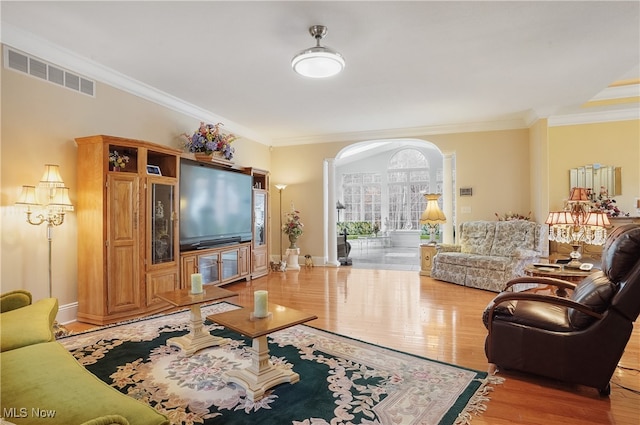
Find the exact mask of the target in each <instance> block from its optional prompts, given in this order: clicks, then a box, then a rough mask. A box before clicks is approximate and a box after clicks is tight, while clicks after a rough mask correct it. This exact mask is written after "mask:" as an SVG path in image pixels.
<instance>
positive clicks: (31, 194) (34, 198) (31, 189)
mask: <svg viewBox="0 0 640 425" xmlns="http://www.w3.org/2000/svg"><path fill="white" fill-rule="evenodd" d="M16 205H20V206H25V207H27V208H28V207H31V206H39V205H40V202H38V194H37V193H36V187H35V186H22V192H21V193H20V197H19V198H18V200H17V201H16Z"/></svg>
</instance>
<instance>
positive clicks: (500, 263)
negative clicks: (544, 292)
mask: <svg viewBox="0 0 640 425" xmlns="http://www.w3.org/2000/svg"><path fill="white" fill-rule="evenodd" d="M458 241H459V244H456V245H450V244H442V245H439V246H438V250H437V254H436V256H435V257H433V268H432V270H431V277H432V278H435V279H438V280H444V281H446V282H452V283H457V284H458V285H464V286H470V287H473V288H480V289H486V290H488V291H493V292H500V291H502V289H503V288H504V285H505V284H506V283H507V281H509V280H510V279H513V278H516V277H520V276H524V267H525V266H526V265H527V264H531V263H536V262H539V261H540V258H541V257H547V256H548V255H549V236H548V229H547V225H546V224H538V223H534V222H531V221H527V220H511V221H470V222H466V223H462V224H461V225H460V233H459V235H458ZM514 286H516V287H515V288H513V289H514V290H516V291H520V290H523V289H527V288H529V287H534V286H536V285H526V286H525V285H520V286H518V285H514Z"/></svg>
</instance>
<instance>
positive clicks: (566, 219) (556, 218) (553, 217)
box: [545, 211, 575, 226]
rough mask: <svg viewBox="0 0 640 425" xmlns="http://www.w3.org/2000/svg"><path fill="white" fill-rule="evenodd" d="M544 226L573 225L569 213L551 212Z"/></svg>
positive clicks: (573, 222) (573, 221)
mask: <svg viewBox="0 0 640 425" xmlns="http://www.w3.org/2000/svg"><path fill="white" fill-rule="evenodd" d="M545 224H549V225H551V226H555V225H557V224H575V220H574V219H573V216H572V215H571V212H570V211H553V212H550V213H549V216H548V217H547V221H545Z"/></svg>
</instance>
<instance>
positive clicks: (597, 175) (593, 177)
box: [569, 164, 622, 197]
mask: <svg viewBox="0 0 640 425" xmlns="http://www.w3.org/2000/svg"><path fill="white" fill-rule="evenodd" d="M569 182H570V186H569V191H571V188H574V187H584V188H587V189H591V191H592V193H600V188H601V187H604V188H605V189H606V190H607V193H608V195H609V196H610V197H613V196H617V195H622V168H621V167H614V166H612V165H602V164H588V165H585V166H583V167H578V168H572V169H571V170H569Z"/></svg>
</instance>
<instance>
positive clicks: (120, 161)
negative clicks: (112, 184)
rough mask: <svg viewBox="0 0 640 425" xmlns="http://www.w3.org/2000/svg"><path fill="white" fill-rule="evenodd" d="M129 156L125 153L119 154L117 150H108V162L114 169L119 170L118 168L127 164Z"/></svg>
mask: <svg viewBox="0 0 640 425" xmlns="http://www.w3.org/2000/svg"><path fill="white" fill-rule="evenodd" d="M128 162H129V157H128V156H127V155H124V154H123V155H120V154H119V153H118V151H109V164H111V167H112V169H113V170H114V171H119V170H120V168H124V167H126V166H127V163H128Z"/></svg>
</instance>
